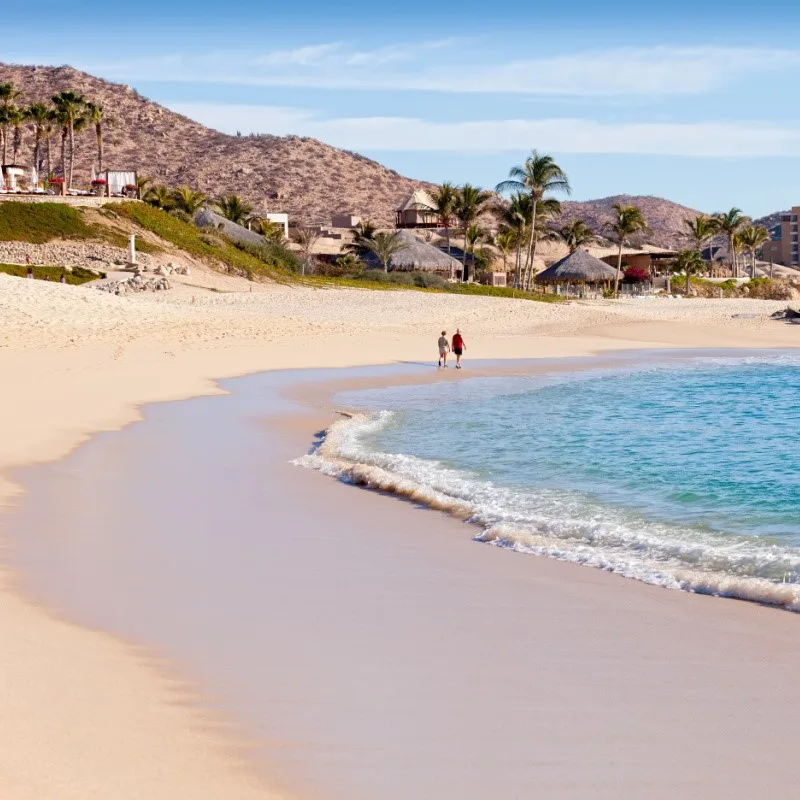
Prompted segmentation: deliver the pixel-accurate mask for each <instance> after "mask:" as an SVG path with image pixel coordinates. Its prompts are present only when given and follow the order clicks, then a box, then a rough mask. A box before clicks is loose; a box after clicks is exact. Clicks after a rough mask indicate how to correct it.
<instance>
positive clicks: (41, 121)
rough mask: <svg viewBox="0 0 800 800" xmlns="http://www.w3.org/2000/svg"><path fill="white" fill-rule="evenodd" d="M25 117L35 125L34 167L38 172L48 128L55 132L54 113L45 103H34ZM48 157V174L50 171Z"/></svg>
mask: <svg viewBox="0 0 800 800" xmlns="http://www.w3.org/2000/svg"><path fill="white" fill-rule="evenodd" d="M25 117H26V119H28V120H29V121H30V122H31V124H32V125H33V166H34V167H35V168H36V170H37V171H41V168H42V141H43V140H44V139H45V138H48V134H47V131H48V128H49V129H50V132H51V133H52V130H53V111H52V109H51V108H48V106H46V105H45V104H44V103H34V104H33V105H32V106H29V107H28V109H27V110H26V111H25ZM49 161H50V159H49V156H48V164H47V168H48V173H49V171H50V163H49Z"/></svg>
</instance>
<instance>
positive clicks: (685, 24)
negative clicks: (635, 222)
mask: <svg viewBox="0 0 800 800" xmlns="http://www.w3.org/2000/svg"><path fill="white" fill-rule="evenodd" d="M25 5H26V4H18V5H17V6H16V7H13V8H11V9H4V22H3V27H4V42H12V43H13V44H12V45H11V46H8V47H7V46H5V45H3V47H2V49H0V60H4V61H13V62H18V63H48V64H63V63H69V64H72V65H73V66H75V67H77V68H79V69H85V70H87V71H89V72H92V73H93V74H96V75H99V76H101V77H104V78H107V79H109V80H114V81H118V82H122V83H129V84H131V85H133V86H135V87H136V88H137V89H138V90H139V91H140V92H142V94H144V95H146V96H147V97H149V98H151V99H153V100H155V101H157V102H160V103H163V104H165V105H167V106H169V107H170V108H174V109H176V110H178V111H181V112H182V113H185V114H187V115H188V116H191V117H193V118H195V119H198V120H200V121H201V122H204V123H206V124H209V125H211V126H213V127H216V128H219V129H220V130H225V131H228V132H231V133H234V132H236V131H237V130H238V131H242V132H243V133H250V132H267V133H276V134H287V133H296V134H300V135H308V136H314V137H316V138H319V139H322V140H323V141H326V142H329V143H330V144H333V145H336V146H338V147H345V148H347V149H350V150H356V151H358V152H362V153H364V154H365V155H368V156H370V157H373V158H376V159H378V160H380V161H382V162H383V163H385V164H386V165H387V166H389V167H392V168H394V169H397V170H398V171H400V172H402V173H404V174H406V175H409V176H411V177H415V178H419V179H426V180H434V181H442V180H452V181H454V182H458V183H460V182H464V181H470V182H473V183H478V184H482V185H486V186H491V185H494V184H495V183H497V182H498V181H500V180H502V179H503V178H504V177H505V175H506V173H507V171H508V168H509V166H510V165H512V164H515V163H519V162H521V161H522V160H523V159H524V158H525V156H526V154H527V153H528V152H529V151H530V150H531V149H532V148H538V149H539V150H542V151H545V152H549V153H551V154H553V155H554V156H556V157H557V159H558V161H559V163H561V164H562V165H563V166H564V167H565V168H566V169H567V170H568V172H569V174H570V177H571V180H572V184H573V187H574V197H575V198H577V199H588V198H592V197H602V196H606V195H610V194H617V193H625V192H627V193H630V194H655V195H660V196H664V197H668V198H670V199H672V200H675V201H677V202H681V203H684V204H686V205H689V206H693V207H696V208H700V209H703V210H707V211H713V210H718V209H721V208H729V207H730V206H732V205H738V206H740V207H742V208H743V209H744V210H745V211H746V212H748V213H751V214H753V215H754V216H758V215H761V214H763V213H767V212H769V211H773V210H777V209H781V208H785V207H788V206H789V205H792V204H795V205H796V204H800V103H798V100H800V91H798V86H797V77H796V76H798V75H800V49H798V48H797V45H796V44H795V42H796V41H797V39H798V33H800V10H798V9H797V8H796V7H795V4H792V3H789V2H786V0H773V2H771V3H770V4H769V6H768V10H766V9H767V6H761V7H760V8H761V9H764V10H758V9H756V8H754V6H753V5H752V4H748V5H744V4H737V3H736V2H735V0H728V2H724V3H723V2H717V0H711V2H697V3H689V2H683V1H682V0H675V1H674V2H667V3H664V2H661V3H658V4H648V3H643V2H638V3H633V2H628V0H618V1H617V2H614V3H598V2H582V1H581V0H576V2H570V3H554V2H550V3H547V4H545V3H541V2H535V1H534V2H531V1H530V0H529V2H525V3H523V2H516V0H508V1H507V2H504V3H502V4H500V3H497V4H492V3H486V2H482V3H473V2H471V0H464V1H463V2H458V3H456V2H450V1H449V0H444V1H443V2H437V3H431V4H430V7H426V5H425V4H424V3H416V4H411V5H409V4H392V7H391V8H389V9H388V10H387V8H386V4H380V5H379V4H376V3H367V2H361V0H357V1H356V2H347V1H346V0H345V2H337V3H331V4H327V3H326V4H323V3H319V2H312V1H311V0H297V1H296V2H288V3H285V4H283V5H278V4H267V3H264V2H259V3H256V2H250V0H244V2H237V3H236V5H235V6H234V5H231V6H230V8H226V7H225V6H224V5H222V4H219V3H214V4H210V3H208V4H206V3H204V0H195V2H193V3H188V2H182V0H181V1H179V2H167V1H166V0H162V2H159V3H156V2H153V0H143V1H142V2H139V3H136V4H124V5H126V7H125V8H120V7H119V6H120V5H123V4H113V5H112V4H108V3H107V2H103V3H99V2H80V0H78V2H77V3H73V4H67V5H64V4H63V3H54V2H51V1H50V0H44V2H40V3H37V4H36V11H35V13H34V12H33V11H28V10H26V8H25ZM408 8H411V9H413V15H409V14H408V13H407V11H406V9H408ZM43 17H44V18H46V19H47V20H48V28H49V29H51V30H58V31H59V32H60V34H62V35H60V36H59V37H41V36H36V35H31V31H32V30H41V19H42V18H43ZM45 42H46V43H45Z"/></svg>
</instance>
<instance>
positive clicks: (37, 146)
mask: <svg viewBox="0 0 800 800" xmlns="http://www.w3.org/2000/svg"><path fill="white" fill-rule="evenodd" d="M34 137H35V138H34V140H33V167H34V169H35V170H36V173H37V177H38V173H39V170H40V165H39V156H40V155H41V152H42V133H41V131H40V130H39V129H38V128H37V129H36V132H35V134H34ZM33 188H34V189H35V188H36V187H35V186H34V187H33Z"/></svg>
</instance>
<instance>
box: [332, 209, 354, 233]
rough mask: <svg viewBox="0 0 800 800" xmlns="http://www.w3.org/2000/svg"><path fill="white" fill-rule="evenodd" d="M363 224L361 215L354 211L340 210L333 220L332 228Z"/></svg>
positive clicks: (352, 226)
mask: <svg viewBox="0 0 800 800" xmlns="http://www.w3.org/2000/svg"><path fill="white" fill-rule="evenodd" d="M360 224H361V217H359V216H358V214H353V213H352V212H349V211H347V212H339V213H338V214H334V215H333V218H332V220H331V227H332V228H351V229H352V228H357V227H358V226H359V225H360Z"/></svg>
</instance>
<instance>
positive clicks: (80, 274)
mask: <svg viewBox="0 0 800 800" xmlns="http://www.w3.org/2000/svg"><path fill="white" fill-rule="evenodd" d="M31 269H33V277H34V278H35V279H36V280H40V281H44V280H49V281H54V282H56V283H58V282H59V281H60V280H61V276H62V275H64V278H65V280H66V282H67V283H69V284H70V285H72V286H80V284H82V283H87V282H88V281H96V280H97V279H98V278H105V277H106V273H105V272H100V273H96V272H92V271H91V270H88V269H83V267H73V269H72V272H67V271H66V270H65V269H64V268H63V267H31ZM0 272H2V273H5V274H6V275H13V276H14V277H15V278H26V277H27V275H28V267H27V266H26V265H24V264H0Z"/></svg>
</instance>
